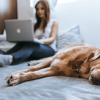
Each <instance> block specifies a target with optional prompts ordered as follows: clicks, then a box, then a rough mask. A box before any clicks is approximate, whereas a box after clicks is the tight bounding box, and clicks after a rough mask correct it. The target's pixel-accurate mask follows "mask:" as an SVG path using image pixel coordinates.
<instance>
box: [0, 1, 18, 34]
mask: <svg viewBox="0 0 100 100" xmlns="http://www.w3.org/2000/svg"><path fill="white" fill-rule="evenodd" d="M5 19H17V0H0V34H3V31H4V20H5Z"/></svg>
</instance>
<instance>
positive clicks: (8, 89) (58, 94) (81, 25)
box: [0, 0, 100, 100]
mask: <svg viewBox="0 0 100 100" xmlns="http://www.w3.org/2000/svg"><path fill="white" fill-rule="evenodd" d="M94 1H95V0H82V1H79V0H77V2H72V3H66V4H57V6H56V7H55V14H56V15H57V16H56V17H55V18H56V19H57V20H58V22H59V34H58V37H57V43H58V44H57V48H58V50H59V49H60V48H63V47H64V46H65V45H66V46H68V45H70V44H73V41H74V43H83V40H84V42H85V43H89V44H91V45H94V46H96V47H99V48H100V39H99V37H100V35H99V33H100V28H99V26H100V15H99V14H98V12H99V9H100V7H99V4H100V3H98V2H100V1H99V0H96V1H95V2H94ZM84 5H86V6H85V8H84ZM88 5H89V7H90V8H91V9H92V10H90V8H89V7H88ZM62 6H63V7H62ZM93 6H96V8H95V7H93ZM59 7H60V8H59ZM80 7H81V10H80ZM93 8H95V9H93ZM98 8H99V9H98ZM64 9H66V14H65V13H64V15H63V16H61V15H62V14H63V11H64ZM59 11H60V12H61V13H59ZM91 11H92V12H93V13H92V12H91ZM83 12H84V13H83ZM87 13H89V14H90V16H92V18H90V17H89V15H88V14H87ZM94 15H95V16H94ZM66 16H67V17H66ZM83 16H84V17H83ZM62 19H63V20H62ZM77 23H78V24H77ZM76 24H77V25H76ZM73 25H74V26H73ZM72 26H73V27H72ZM69 27H70V28H69ZM68 28H69V29H68ZM66 29H67V30H66ZM62 30H63V31H62ZM4 34H5V33H4ZM62 41H63V42H62ZM14 45H15V44H12V43H8V42H7V41H6V38H5V36H4V35H3V36H0V53H4V52H6V51H7V50H8V49H10V48H11V47H13V46H14ZM29 67H31V66H28V61H27V62H23V63H20V64H17V65H10V66H7V67H0V100H100V86H97V85H92V84H91V83H90V82H89V81H88V80H87V79H82V78H75V77H65V76H51V77H45V78H41V79H37V80H31V81H27V82H24V83H21V84H19V85H16V86H8V85H7V83H6V76H7V75H8V74H10V73H12V72H15V71H19V70H23V69H26V68H29Z"/></svg>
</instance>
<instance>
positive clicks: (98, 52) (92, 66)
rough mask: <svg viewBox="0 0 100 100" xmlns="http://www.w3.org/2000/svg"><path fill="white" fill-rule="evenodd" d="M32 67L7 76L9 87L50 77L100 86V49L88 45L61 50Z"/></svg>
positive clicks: (71, 46)
mask: <svg viewBox="0 0 100 100" xmlns="http://www.w3.org/2000/svg"><path fill="white" fill-rule="evenodd" d="M32 65H34V66H32V67H30V68H28V69H25V70H21V71H17V72H14V73H11V74H9V75H8V76H7V78H6V79H7V84H8V85H9V86H12V85H17V84H19V83H22V82H25V81H29V80H33V79H38V78H43V77H48V76H58V75H61V76H67V77H79V78H85V79H89V81H90V83H92V84H94V85H99V84H100V49H99V48H96V47H94V46H92V45H88V44H75V45H70V46H68V47H65V48H63V49H61V50H59V51H58V52H57V53H56V54H55V55H54V56H52V57H48V58H45V59H43V60H39V61H38V62H35V63H32Z"/></svg>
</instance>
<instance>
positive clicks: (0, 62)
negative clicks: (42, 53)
mask: <svg viewBox="0 0 100 100" xmlns="http://www.w3.org/2000/svg"><path fill="white" fill-rule="evenodd" d="M24 44H25V43H17V44H16V45H15V46H14V47H13V48H11V49H10V50H8V51H7V52H6V53H4V55H2V54H0V67H2V66H7V65H10V64H11V63H12V61H13V56H12V55H10V54H11V53H13V52H16V51H18V50H20V49H21V47H22V46H23V45H24Z"/></svg>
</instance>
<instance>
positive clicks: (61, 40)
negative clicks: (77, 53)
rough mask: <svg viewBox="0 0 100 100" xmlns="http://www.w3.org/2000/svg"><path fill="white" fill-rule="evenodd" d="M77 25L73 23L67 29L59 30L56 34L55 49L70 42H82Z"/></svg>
mask: <svg viewBox="0 0 100 100" xmlns="http://www.w3.org/2000/svg"><path fill="white" fill-rule="evenodd" d="M82 42H83V41H82V38H81V34H80V28H79V25H75V26H73V27H72V28H70V29H69V30H65V31H63V32H59V33H58V36H57V49H58V50H59V49H62V48H64V47H66V46H69V45H72V44H79V43H82Z"/></svg>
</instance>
